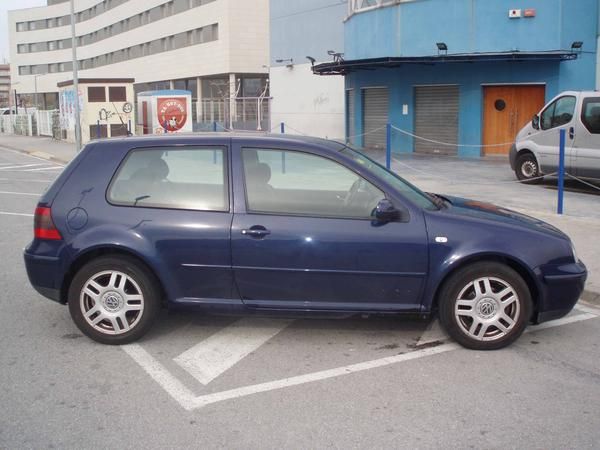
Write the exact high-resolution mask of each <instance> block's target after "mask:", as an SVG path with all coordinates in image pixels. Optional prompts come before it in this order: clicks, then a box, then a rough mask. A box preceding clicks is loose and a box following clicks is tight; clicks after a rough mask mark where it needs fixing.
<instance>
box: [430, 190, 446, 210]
mask: <svg viewBox="0 0 600 450" xmlns="http://www.w3.org/2000/svg"><path fill="white" fill-rule="evenodd" d="M426 194H427V196H428V197H429V198H430V199H431V201H432V202H433V203H434V205H435V206H437V207H438V208H440V209H441V208H445V207H446V201H447V200H446V199H445V198H444V197H442V196H440V195H437V194H434V193H433V192H426Z"/></svg>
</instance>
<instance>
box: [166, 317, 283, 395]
mask: <svg viewBox="0 0 600 450" xmlns="http://www.w3.org/2000/svg"><path fill="white" fill-rule="evenodd" d="M290 323H291V321H289V320H274V319H261V318H244V319H241V320H238V321H237V322H235V323H234V324H233V325H230V326H228V327H226V328H223V329H222V330H220V331H218V332H217V333H215V334H213V335H212V336H210V337H209V338H208V339H205V340H204V341H202V342H200V343H198V344H196V345H195V346H193V347H192V348H190V349H189V350H187V351H185V352H183V353H182V354H181V355H179V356H177V357H176V358H174V361H175V362H176V363H177V364H179V365H180V366H181V367H182V368H184V369H185V370H186V371H187V372H188V373H189V374H190V375H192V376H193V377H194V378H196V380H198V381H199V382H200V383H202V384H204V385H206V384H208V383H210V382H211V381H212V380H214V379H215V378H217V377H218V376H219V375H221V374H222V373H223V372H225V371H227V370H228V369H230V368H231V367H233V366H234V365H235V364H237V363H238V362H239V361H241V360H242V359H244V358H245V357H246V356H248V355H249V354H250V353H252V352H253V351H255V350H257V349H258V348H259V347H260V346H262V345H263V344H265V343H266V342H267V341H268V340H269V339H271V338H272V337H273V336H275V335H276V334H277V333H279V332H280V331H281V330H283V329H284V328H285V327H287V326H288V325H289V324H290Z"/></svg>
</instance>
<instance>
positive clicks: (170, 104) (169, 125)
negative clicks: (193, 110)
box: [157, 97, 187, 132]
mask: <svg viewBox="0 0 600 450" xmlns="http://www.w3.org/2000/svg"><path fill="white" fill-rule="evenodd" d="M157 109H158V121H159V123H160V125H161V126H162V127H163V128H164V129H165V130H166V131H168V132H174V131H179V130H181V129H182V128H183V126H184V125H185V122H186V121H187V100H186V99H185V98H182V97H171V98H159V99H158V101H157Z"/></svg>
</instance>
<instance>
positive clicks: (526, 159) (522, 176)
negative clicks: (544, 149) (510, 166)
mask: <svg viewBox="0 0 600 450" xmlns="http://www.w3.org/2000/svg"><path fill="white" fill-rule="evenodd" d="M515 174H516V175H517V178H518V179H519V180H520V181H523V182H527V183H531V184H535V183H539V182H540V181H542V179H541V178H539V177H540V176H541V173H540V168H539V165H538V162H537V160H536V159H535V156H533V155H532V154H531V153H525V154H522V155H519V157H518V158H517V164H516V166H515ZM534 178H535V179H534Z"/></svg>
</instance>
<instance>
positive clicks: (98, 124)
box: [96, 120, 100, 139]
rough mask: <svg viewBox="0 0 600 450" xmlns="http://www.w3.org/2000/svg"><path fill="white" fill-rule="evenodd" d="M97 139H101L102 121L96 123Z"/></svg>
mask: <svg viewBox="0 0 600 450" xmlns="http://www.w3.org/2000/svg"><path fill="white" fill-rule="evenodd" d="M96 139H100V121H99V120H98V121H96Z"/></svg>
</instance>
